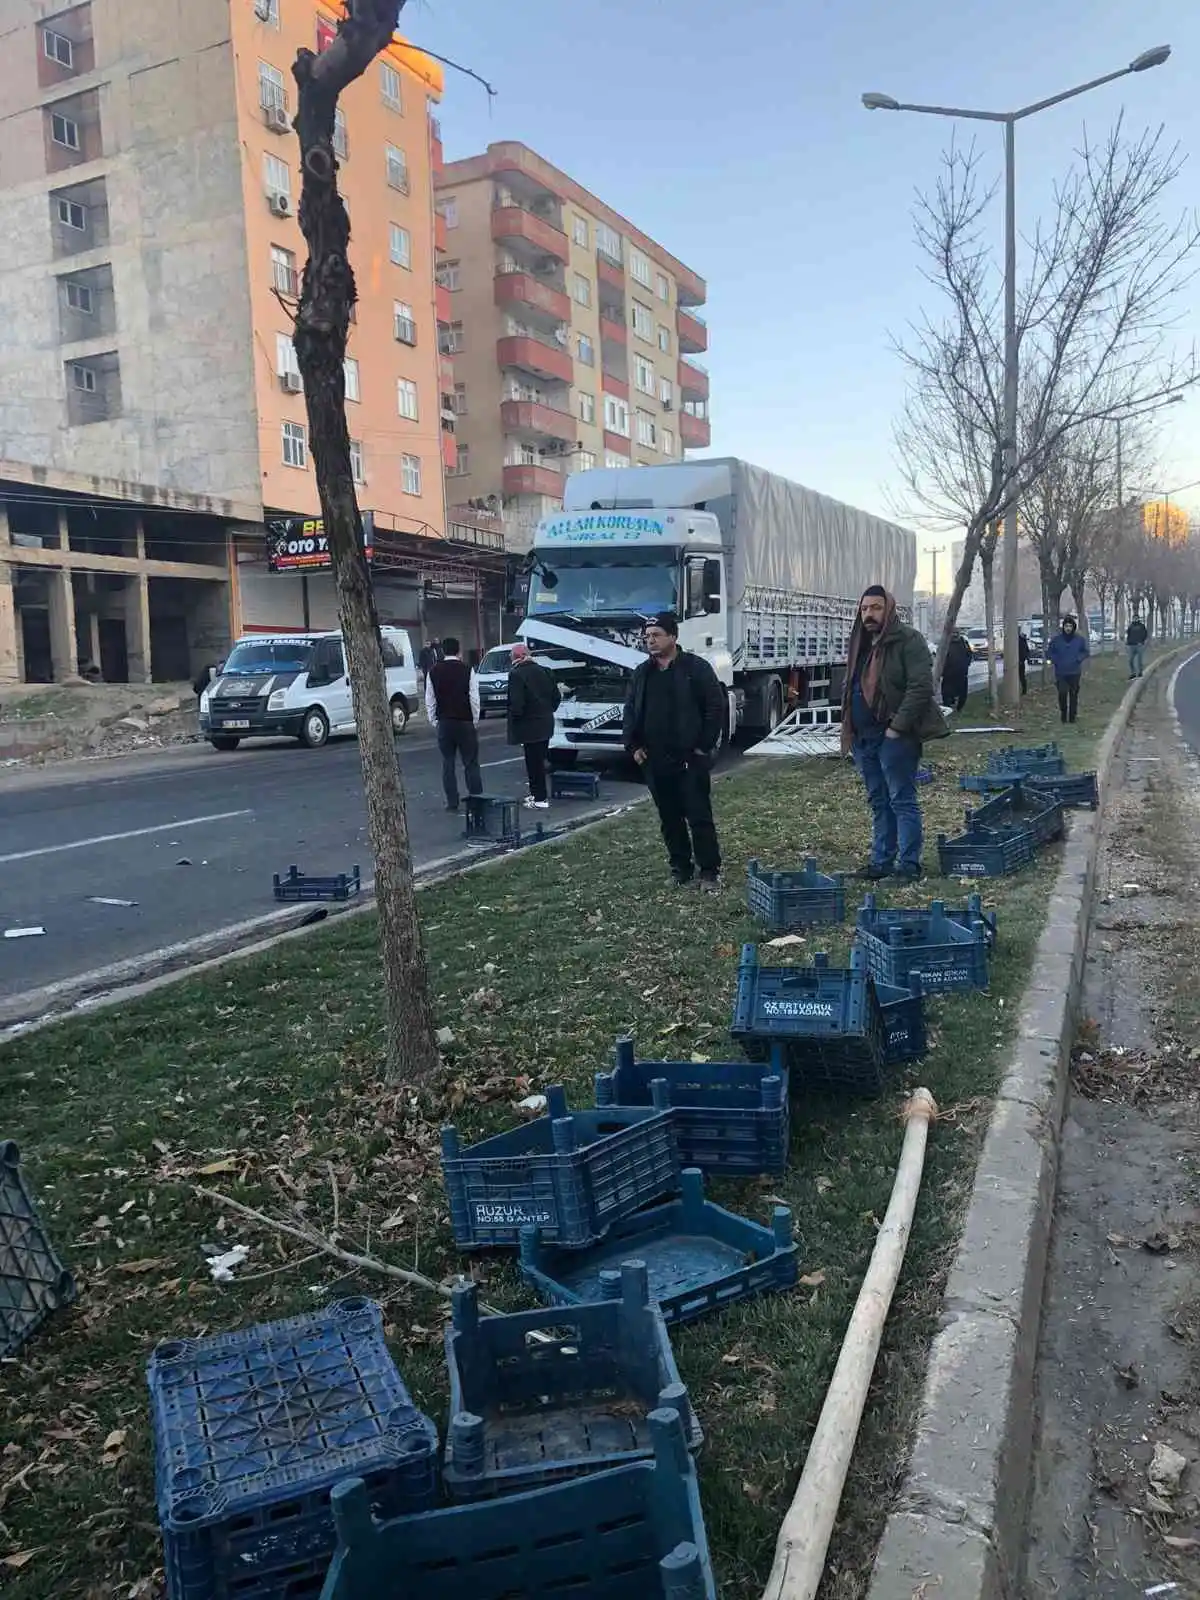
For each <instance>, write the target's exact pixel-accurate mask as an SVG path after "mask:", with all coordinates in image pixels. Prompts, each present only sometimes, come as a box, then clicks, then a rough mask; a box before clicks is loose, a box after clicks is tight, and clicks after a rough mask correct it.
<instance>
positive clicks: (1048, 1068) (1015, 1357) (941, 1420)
mask: <svg viewBox="0 0 1200 1600" xmlns="http://www.w3.org/2000/svg"><path fill="white" fill-rule="evenodd" d="M1188 649H1192V650H1194V649H1195V646H1194V644H1191V645H1183V646H1180V647H1179V648H1178V649H1176V650H1173V651H1171V652H1170V653H1169V654H1168V655H1164V656H1161V657H1159V658H1158V659H1157V660H1155V661H1154V662H1152V663H1151V665H1150V667H1149V668H1148V669H1147V673H1146V676H1145V677H1144V678H1141V679H1139V680H1138V682H1137V683H1135V684H1133V685H1132V686H1131V687H1130V689H1129V691H1128V693H1127V694H1126V696H1125V698H1124V700H1123V701H1122V702H1121V705H1120V707H1119V708H1118V710H1117V711H1116V713H1115V715H1114V716H1113V719H1112V721H1111V722H1110V723H1109V725H1108V729H1107V731H1106V733H1105V735H1104V738H1103V740H1102V742H1101V745H1100V750H1099V754H1098V758H1097V762H1096V766H1097V771H1098V773H1099V783H1100V808H1101V809H1100V810H1099V811H1096V812H1086V811H1085V812H1075V813H1073V815H1072V823H1071V828H1070V833H1069V836H1068V839H1067V843H1066V847H1065V849H1064V852H1063V861H1062V866H1061V867H1060V869H1059V874H1058V878H1057V881H1056V882H1055V885H1054V889H1053V891H1052V893H1051V896H1050V904H1049V908H1048V912H1047V918H1046V926H1045V928H1044V929H1043V931H1042V936H1041V939H1040V940H1039V942H1038V948H1037V954H1036V956H1035V959H1034V969H1033V976H1032V978H1031V980H1030V983H1029V986H1028V988H1027V989H1026V990H1025V993H1024V995H1023V997H1022V1000H1021V1006H1020V1011H1019V1014H1018V1019H1017V1035H1016V1038H1015V1040H1014V1041H1013V1046H1012V1054H1011V1056H1010V1059H1009V1064H1008V1067H1007V1070H1006V1071H1005V1074H1004V1078H1003V1080H1002V1082H1001V1085H1000V1090H999V1093H998V1095H997V1097H996V1104H995V1107H994V1108H993V1111H992V1118H991V1122H990V1123H989V1125H988V1131H987V1136H986V1138H985V1140H984V1145H983V1150H982V1152H981V1154H980V1158H979V1165H978V1167H977V1168H976V1172H975V1182H974V1187H973V1190H972V1193H971V1201H970V1205H969V1207H968V1210H967V1217H966V1222H965V1225H964V1227H963V1232H962V1237H961V1239H960V1241H959V1245H958V1251H957V1254H956V1256H955V1259H954V1264H953V1267H952V1268H951V1271H950V1276H949V1280H948V1282H947V1284H946V1294H945V1299H944V1301H943V1305H942V1316H941V1321H940V1324H939V1331H938V1333H937V1336H936V1338H935V1339H934V1342H933V1347H932V1349H931V1350H930V1354H929V1367H928V1370H927V1372H926V1376H925V1392H924V1396H923V1399H922V1404H921V1416H920V1421H919V1422H918V1424H917V1431H916V1434H915V1436H914V1439H913V1444H912V1451H911V1455H910V1457H909V1464H908V1472H907V1475H906V1477H905V1480H904V1484H903V1487H902V1488H901V1491H900V1495H899V1500H898V1504H897V1507H896V1509H895V1510H894V1511H893V1512H892V1514H891V1515H890V1516H889V1517H888V1520H887V1524H886V1526H885V1528H884V1532H883V1538H882V1540H881V1541H880V1546H879V1550H878V1552H877V1555H876V1558H875V1567H874V1571H873V1573H872V1577H871V1585H870V1588H869V1590H868V1592H867V1600H914V1597H915V1596H917V1595H920V1596H922V1597H925V1596H928V1600H933V1597H934V1595H938V1596H945V1597H946V1600H1011V1597H1012V1596H1013V1595H1016V1594H1019V1593H1021V1592H1022V1587H1023V1586H1022V1582H1021V1577H1020V1567H1021V1555H1022V1549H1023V1544H1024V1534H1025V1519H1026V1498H1027V1490H1028V1484H1029V1479H1030V1460H1031V1456H1032V1452H1033V1441H1034V1426H1035V1409H1036V1408H1035V1392H1034V1372H1035V1364H1036V1360H1037V1347H1038V1334H1039V1329H1040V1323H1041V1308H1042V1292H1043V1288H1044V1284H1045V1277H1046V1268H1047V1262H1048V1257H1049V1246H1050V1231H1051V1226H1052V1223H1053V1217H1054V1197H1055V1189H1056V1184H1057V1177H1058V1144H1059V1134H1060V1130H1061V1127H1062V1120H1063V1112H1064V1108H1065V1105H1066V1094H1067V1080H1068V1071H1069V1066H1070V1056H1071V1045H1072V1041H1073V1037H1074V1031H1075V1025H1076V1021H1077V1013H1078V1007H1079V1001H1080V997H1081V995H1082V990H1083V971H1084V961H1085V958H1086V955H1087V939H1088V923H1089V913H1090V909H1091V899H1092V889H1093V885H1094V880H1095V873H1096V862H1097V858H1098V853H1099V843H1100V819H1101V816H1102V814H1103V807H1104V804H1105V800H1106V798H1107V794H1108V789H1109V785H1110V775H1111V772H1110V769H1111V767H1112V762H1113V756H1114V754H1115V752H1116V750H1117V747H1118V745H1119V744H1120V742H1121V739H1122V737H1123V736H1124V734H1125V730H1126V728H1127V727H1128V725H1129V719H1130V717H1131V716H1132V714H1133V711H1134V708H1135V706H1136V705H1137V703H1138V701H1139V700H1140V698H1141V696H1142V694H1143V693H1144V691H1145V690H1146V688H1147V687H1148V686H1149V684H1150V682H1151V679H1152V678H1155V677H1157V675H1158V673H1159V672H1160V670H1161V669H1162V668H1163V667H1165V666H1166V665H1168V664H1169V663H1172V662H1177V661H1178V658H1179V657H1180V655H1181V654H1182V653H1183V652H1184V651H1185V650H1188Z"/></svg>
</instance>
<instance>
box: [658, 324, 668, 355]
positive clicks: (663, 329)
mask: <svg viewBox="0 0 1200 1600" xmlns="http://www.w3.org/2000/svg"><path fill="white" fill-rule="evenodd" d="M658 348H659V349H660V350H661V351H662V353H663V355H665V356H669V355H670V354H671V330H670V328H668V327H667V325H666V324H665V323H663V322H660V323H659V325H658Z"/></svg>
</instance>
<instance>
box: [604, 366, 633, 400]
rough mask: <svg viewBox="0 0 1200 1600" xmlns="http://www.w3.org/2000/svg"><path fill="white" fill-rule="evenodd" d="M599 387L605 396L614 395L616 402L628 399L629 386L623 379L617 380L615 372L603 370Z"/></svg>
mask: <svg viewBox="0 0 1200 1600" xmlns="http://www.w3.org/2000/svg"><path fill="white" fill-rule="evenodd" d="M600 387H601V389H603V391H604V393H605V394H615V395H616V397H617V399H618V400H628V399H629V385H628V384H627V383H626V382H625V379H624V378H618V377H617V375H616V373H615V372H609V371H607V370H605V371H604V372H602V373H601V375H600Z"/></svg>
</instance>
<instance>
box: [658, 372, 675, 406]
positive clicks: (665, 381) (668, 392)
mask: <svg viewBox="0 0 1200 1600" xmlns="http://www.w3.org/2000/svg"><path fill="white" fill-rule="evenodd" d="M658 398H659V399H660V400H661V401H662V403H663V405H664V406H666V408H667V410H668V411H670V409H671V407H672V406H673V405H674V404H675V385H674V384H673V383H672V382H671V380H670V378H660V379H659V380H658Z"/></svg>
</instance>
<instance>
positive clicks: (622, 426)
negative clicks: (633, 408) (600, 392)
mask: <svg viewBox="0 0 1200 1600" xmlns="http://www.w3.org/2000/svg"><path fill="white" fill-rule="evenodd" d="M604 426H605V427H606V428H607V429H608V431H609V433H619V434H620V435H621V436H622V438H625V439H628V437H629V407H628V406H627V405H626V403H625V401H624V400H619V399H618V398H617V396H616V395H615V394H606V395H605V396H604Z"/></svg>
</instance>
